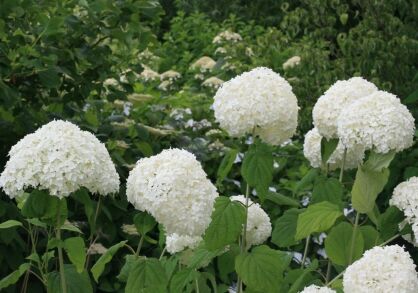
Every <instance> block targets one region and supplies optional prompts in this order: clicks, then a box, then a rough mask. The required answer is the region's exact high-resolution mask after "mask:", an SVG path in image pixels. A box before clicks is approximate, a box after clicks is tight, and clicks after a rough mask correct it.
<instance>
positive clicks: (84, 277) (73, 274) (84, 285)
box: [47, 264, 93, 293]
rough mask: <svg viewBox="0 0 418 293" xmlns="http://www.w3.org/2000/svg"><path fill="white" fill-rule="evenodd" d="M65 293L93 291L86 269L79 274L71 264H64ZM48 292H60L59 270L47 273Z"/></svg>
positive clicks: (88, 292)
mask: <svg viewBox="0 0 418 293" xmlns="http://www.w3.org/2000/svg"><path fill="white" fill-rule="evenodd" d="M64 274H65V281H66V285H67V293H93V288H92V286H91V283H90V278H89V275H88V274H87V272H86V271H84V272H83V273H81V274H79V273H78V272H77V270H76V268H75V267H74V266H73V265H69V264H66V265H64ZM47 292H48V293H61V292H62V289H61V276H60V274H59V272H57V271H56V272H51V273H49V274H48V288H47Z"/></svg>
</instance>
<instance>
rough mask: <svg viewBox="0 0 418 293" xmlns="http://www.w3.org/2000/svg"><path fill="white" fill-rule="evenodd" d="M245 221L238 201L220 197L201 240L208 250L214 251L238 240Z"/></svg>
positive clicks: (243, 209) (241, 206)
mask: <svg viewBox="0 0 418 293" xmlns="http://www.w3.org/2000/svg"><path fill="white" fill-rule="evenodd" d="M244 221H245V208H244V206H243V205H242V204H241V203H240V202H238V201H231V200H230V199H229V198H228V197H224V196H220V197H218V198H217V199H216V201H215V210H214V211H213V213H212V221H211V223H210V224H209V227H208V228H207V229H206V232H205V235H204V237H203V239H204V240H205V243H206V247H207V248H208V249H209V250H216V249H219V248H222V247H224V246H225V245H228V244H231V243H233V242H235V241H236V240H237V239H238V236H239V235H240V233H241V231H242V227H243V226H242V225H243V224H244Z"/></svg>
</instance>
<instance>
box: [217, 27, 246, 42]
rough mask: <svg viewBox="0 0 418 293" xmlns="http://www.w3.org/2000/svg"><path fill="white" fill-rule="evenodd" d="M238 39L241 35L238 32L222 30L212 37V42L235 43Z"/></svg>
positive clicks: (240, 38)
mask: <svg viewBox="0 0 418 293" xmlns="http://www.w3.org/2000/svg"><path fill="white" fill-rule="evenodd" d="M239 41H242V37H241V35H240V34H238V33H234V32H231V31H229V30H226V31H224V32H221V33H219V34H217V35H216V37H215V38H213V41H212V42H213V43H214V44H221V43H223V42H231V43H236V42H239Z"/></svg>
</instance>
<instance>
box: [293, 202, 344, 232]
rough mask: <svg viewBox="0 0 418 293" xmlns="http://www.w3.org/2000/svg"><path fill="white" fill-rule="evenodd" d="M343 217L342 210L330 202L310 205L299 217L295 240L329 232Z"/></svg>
mask: <svg viewBox="0 0 418 293" xmlns="http://www.w3.org/2000/svg"><path fill="white" fill-rule="evenodd" d="M342 215H343V213H342V211H341V209H340V208H339V207H338V206H337V205H335V204H332V203H330V202H328V201H323V202H320V203H316V204H313V205H310V206H309V207H308V208H307V209H306V210H305V211H304V212H303V213H301V214H299V216H298V222H297V228H296V235H295V239H296V240H300V239H303V238H306V237H308V236H309V235H310V234H312V233H314V232H324V231H326V230H328V229H329V228H331V227H332V225H334V223H335V221H336V220H337V219H338V218H339V217H340V216H342Z"/></svg>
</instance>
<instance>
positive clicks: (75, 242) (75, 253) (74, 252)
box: [64, 237, 86, 273]
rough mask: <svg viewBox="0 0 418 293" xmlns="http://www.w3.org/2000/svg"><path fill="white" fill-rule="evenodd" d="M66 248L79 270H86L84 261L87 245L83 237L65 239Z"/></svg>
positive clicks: (79, 271)
mask: <svg viewBox="0 0 418 293" xmlns="http://www.w3.org/2000/svg"><path fill="white" fill-rule="evenodd" d="M64 249H65V251H66V252H67V255H68V258H69V259H70V261H71V262H72V263H73V265H74V266H75V267H76V269H77V272H78V273H81V272H82V271H83V270H84V263H85V262H86V247H85V245H84V240H83V238H81V237H71V238H67V239H65V240H64Z"/></svg>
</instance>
